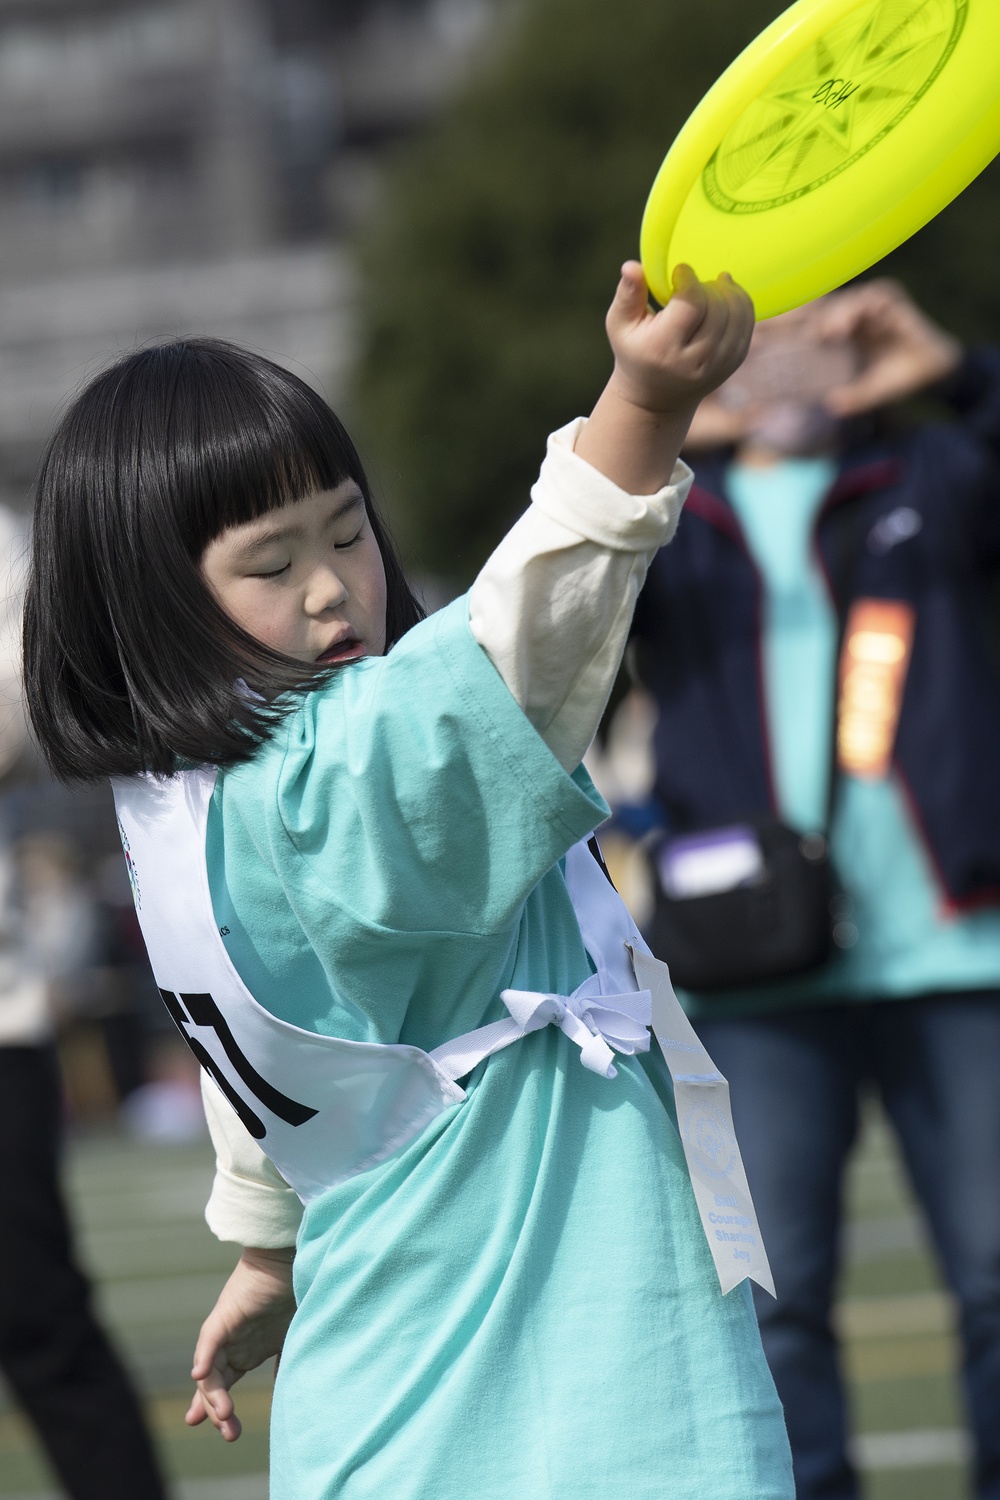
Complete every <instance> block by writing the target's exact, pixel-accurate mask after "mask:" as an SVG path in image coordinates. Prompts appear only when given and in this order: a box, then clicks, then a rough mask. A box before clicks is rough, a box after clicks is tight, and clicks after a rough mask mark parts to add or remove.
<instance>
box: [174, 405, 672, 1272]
mask: <svg viewBox="0 0 1000 1500" xmlns="http://www.w3.org/2000/svg"><path fill="white" fill-rule="evenodd" d="M582 426H583V419H582V418H581V419H579V420H577V421H575V422H572V423H570V425H569V426H568V427H564V428H562V429H561V430H560V431H559V432H556V433H554V434H553V435H552V436H551V437H550V438H549V442H548V449H547V452H546V455H545V460H544V462H543V464H542V468H541V472H540V473H539V476H538V480H537V481H536V483H535V485H534V487H533V488H532V491H531V502H532V503H531V505H530V506H529V507H528V509H527V510H526V511H525V513H524V515H523V516H522V517H521V518H520V520H519V521H517V522H516V524H515V525H514V526H513V527H512V528H511V530H510V531H509V532H508V533H507V535H506V536H505V537H504V539H503V541H502V542H501V543H500V545H499V547H497V549H496V551H495V552H494V553H493V554H492V556H491V557H490V558H489V559H488V561H487V562H486V564H485V566H484V567H483V570H482V572H481V573H480V574H479V577H478V578H477V579H476V581H475V583H474V584H473V585H472V588H471V590H470V593H469V622H470V626H471V629H472V634H473V635H474V636H475V638H476V640H477V641H478V642H479V644H480V645H481V646H482V648H483V650H484V651H485V652H486V654H487V655H488V656H489V658H490V660H491V661H492V662H493V664H494V666H495V667H496V669H497V671H498V672H499V673H500V676H501V677H502V678H503V680H504V682H505V683H506V684H507V687H508V688H509V689H510V691H511V694H512V695H513V697H514V698H515V700H516V701H517V702H518V703H519V704H520V706H521V707H522V708H523V710H524V712H525V714H526V715H527V717H528V718H529V720H530V721H531V723H532V724H533V725H534V727H535V728H536V729H537V730H538V733H539V734H540V735H541V736H542V738H543V739H544V740H545V743H546V744H547V745H548V747H549V749H550V750H551V751H552V753H553V754H554V755H555V756H556V758H557V759H558V760H559V761H560V763H561V764H562V765H563V766H564V767H565V769H566V770H568V771H572V770H574V769H575V768H576V767H577V766H578V765H579V764H580V762H581V760H582V759H583V756H584V753H585V751H586V750H587V747H588V746H589V745H590V742H591V740H592V739H593V737H594V735H595V733H596V731H597V726H598V724H599V723H600V719H601V715H602V713H603V712H604V707H605V705H606V703H607V701H608V695H609V694H610V692H611V688H612V686H613V684H614V680H615V675H616V673H617V671H618V666H619V663H620V662H621V658H622V653H623V652H624V650H625V643H626V641H627V639H628V632H629V626H630V624H631V621H632V613H633V610H634V609H635V601H636V599H637V597H638V594H639V590H640V589H641V587H642V584H643V580H644V578H645V576H646V570H647V569H648V567H649V564H650V563H651V561H652V559H653V556H654V554H655V553H656V552H657V550H658V549H659V548H660V547H662V546H663V545H664V544H665V543H666V542H669V541H670V539H671V537H672V536H673V534H674V531H675V530H676V528H677V522H678V519H679V517H680V511H681V506H682V505H683V503H684V500H685V499H686V497H687V493H688V490H689V489H690V487H691V481H692V475H691V471H690V469H688V468H687V466H686V465H685V464H683V463H680V462H678V464H677V467H676V468H675V470H674V472H673V474H672V475H671V480H670V483H669V484H668V485H666V486H664V488H663V489H661V490H658V491H657V492H656V494H655V495H629V494H626V492H625V491H624V490H621V489H619V488H618V486H617V485H615V484H613V483H612V482H611V480H609V479H606V478H605V477H604V475H603V474H601V473H599V472H598V471H597V470H596V469H594V468H592V467H591V465H590V464H588V463H586V462H585V461H584V460H583V459H582V458H580V457H578V456H577V454H576V453H575V452H574V451H573V448H574V444H575V442H576V439H577V436H578V434H579V432H580V429H581V427H582ZM202 1094H203V1097H204V1101H205V1113H206V1116H207V1119H208V1126H209V1130H210V1132H211V1136H212V1142H213V1144H214V1146H215V1151H216V1177H215V1183H214V1185H213V1188H212V1195H211V1197H210V1199H209V1202H208V1207H207V1209H206V1211H205V1217H206V1219H207V1220H208V1224H209V1228H210V1229H211V1230H212V1232H213V1233H214V1234H215V1235H217V1236H218V1238H219V1239H220V1240H233V1241H235V1242H236V1243H237V1244H241V1245H255V1246H258V1247H260V1248H261V1249H277V1248H279V1247H281V1246H285V1245H290V1244H293V1243H294V1241H295V1234H296V1230H297V1229H298V1224H299V1219H300V1217H301V1214H302V1205H301V1203H300V1202H299V1199H298V1198H297V1197H296V1195H295V1193H294V1192H293V1191H292V1189H291V1188H290V1187H289V1186H288V1185H287V1183H286V1182H285V1181H284V1179H283V1178H282V1177H281V1176H280V1174H279V1173H278V1171H277V1169H276V1168H275V1167H274V1166H272V1165H271V1163H270V1161H268V1159H267V1157H266V1156H265V1155H264V1153H263V1152H262V1151H261V1149H260V1147H259V1146H258V1145H257V1143H256V1141H254V1139H253V1138H252V1136H250V1135H249V1134H248V1132H247V1131H246V1130H245V1129H244V1127H243V1125H242V1124H241V1122H240V1121H239V1119H238V1118H237V1116H236V1115H235V1114H234V1113H233V1111H232V1109H230V1107H229V1105H228V1104H227V1103H226V1101H225V1099H224V1098H223V1097H222V1094H221V1093H220V1092H219V1090H218V1088H217V1086H216V1085H215V1084H214V1083H213V1082H212V1081H211V1080H210V1079H209V1078H208V1077H207V1075H205V1074H204V1073H203V1074H202Z"/></svg>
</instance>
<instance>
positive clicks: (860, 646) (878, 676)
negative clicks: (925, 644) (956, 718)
mask: <svg viewBox="0 0 1000 1500" xmlns="http://www.w3.org/2000/svg"><path fill="white" fill-rule="evenodd" d="M915 623H916V611H915V610H914V608H913V606H912V605H910V604H903V603H901V602H898V601H897V600H890V599H856V600H855V602H854V603H853V604H852V605H851V610H850V614H849V615H848V617H847V629H846V630H845V632H844V649H843V651H842V652H841V656H840V701H839V703H838V706H837V764H838V765H839V767H840V769H841V770H842V771H846V772H848V773H849V774H850V775H851V776H865V777H869V778H872V779H875V778H877V777H880V776H885V775H886V774H887V773H888V770H889V765H890V763H891V761H892V749H893V745H894V744H895V742H896V727H897V725H898V723H899V710H900V708H901V706H902V702H903V688H904V687H905V685H906V673H907V671H908V669H909V665H910V654H911V652H912V650H913V627H914V624H915Z"/></svg>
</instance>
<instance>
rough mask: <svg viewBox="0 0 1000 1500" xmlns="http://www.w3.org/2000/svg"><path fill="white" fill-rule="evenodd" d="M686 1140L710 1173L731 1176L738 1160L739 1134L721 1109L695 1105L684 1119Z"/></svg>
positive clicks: (701, 1165)
mask: <svg viewBox="0 0 1000 1500" xmlns="http://www.w3.org/2000/svg"><path fill="white" fill-rule="evenodd" d="M684 1141H685V1144H686V1145H687V1147H688V1150H689V1151H690V1152H691V1153H692V1155H693V1156H695V1157H696V1158H697V1161H698V1165H699V1166H700V1167H701V1169H702V1171H703V1172H706V1173H707V1174H708V1176H709V1177H728V1176H729V1175H730V1173H731V1172H732V1171H733V1169H734V1168H735V1166H736V1163H737V1161H738V1160H739V1153H738V1150H737V1146H736V1137H735V1136H734V1135H733V1132H732V1130H731V1129H730V1128H729V1122H728V1121H727V1120H726V1117H725V1115H724V1114H723V1113H722V1111H721V1110H718V1109H714V1108H713V1107H712V1106H711V1105H702V1106H701V1107H700V1108H698V1107H695V1108H694V1109H693V1110H692V1111H691V1113H690V1114H689V1115H688V1117H687V1120H686V1121H685V1128H684Z"/></svg>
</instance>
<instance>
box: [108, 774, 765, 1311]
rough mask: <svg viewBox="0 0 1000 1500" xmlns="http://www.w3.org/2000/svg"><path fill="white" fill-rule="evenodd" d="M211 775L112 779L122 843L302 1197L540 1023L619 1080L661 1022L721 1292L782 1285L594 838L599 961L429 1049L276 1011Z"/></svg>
mask: <svg viewBox="0 0 1000 1500" xmlns="http://www.w3.org/2000/svg"><path fill="white" fill-rule="evenodd" d="M216 774H217V773H216V771H215V769H214V768H213V767H207V768H204V769H199V770H194V771H184V772H181V773H179V774H178V775H176V776H172V777H169V778H163V779H161V778H157V777H152V776H139V777H135V778H132V779H129V780H118V781H114V782H113V783H112V786H113V789H114V794H115V804H116V807H117V811H118V824H119V831H120V833H121V839H122V847H123V849H124V851H125V859H126V862H127V865H128V871H129V879H130V881H131V885H132V894H133V897H134V899H135V906H136V912H137V914H138V917H139V923H140V926H141V928H142V935H143V938H144V939H145V943H146V949H147V952H148V954H149V961H150V964H151V966H152V970H153V974H154V976H155V979H156V983H157V985H158V987H159V990H160V994H161V995H162V996H163V999H164V1002H165V1004H166V1006H167V1009H168V1010H169V1012H170V1014H171V1016H172V1017H173V1019H174V1021H175V1022H176V1024H177V1026H178V1028H179V1030H180V1032H181V1034H182V1036H183V1037H184V1039H185V1041H186V1042H187V1043H188V1045H189V1046H190V1048H191V1049H192V1051H193V1052H194V1054H195V1056H196V1057H197V1058H198V1061H199V1062H200V1063H201V1065H202V1067H203V1068H205V1069H206V1071H207V1072H208V1073H209V1074H210V1075H211V1076H212V1078H214V1080H215V1082H216V1083H217V1084H218V1086H219V1088H220V1089H221V1091H222V1093H223V1094H224V1095H225V1097H226V1098H227V1099H228V1100H229V1102H230V1104H231V1105H232V1107H233V1109H234V1110H235V1111H236V1113H237V1114H238V1115H239V1117H240V1119H241V1120H242V1121H243V1124H244V1125H245V1126H246V1128H247V1130H248V1131H249V1132H250V1134H251V1135H252V1136H254V1137H255V1138H256V1139H257V1140H258V1141H259V1142H260V1143H261V1146H262V1149H263V1150H264V1152H265V1153H266V1155H267V1156H268V1157H269V1158H270V1160H271V1161H272V1162H273V1163H274V1165H275V1166H276V1167H277V1169H278V1171H279V1172H280V1173H281V1175H282V1176H283V1177H284V1179H285V1180H286V1182H288V1183H289V1185H290V1186H291V1187H292V1188H294V1190H295V1192H296V1193H297V1194H298V1196H299V1197H300V1198H301V1199H302V1201H303V1202H305V1203H308V1202H309V1201H310V1199H312V1198H315V1197H317V1196H318V1195H319V1194H320V1193H322V1192H324V1191H326V1190H327V1189H328V1188H331V1187H334V1186H335V1185H336V1184H337V1183H339V1182H343V1181H344V1180H345V1179H346V1178H348V1177H352V1176H354V1175H355V1174H356V1173H358V1172H361V1171H364V1170H365V1168H367V1167H370V1166H373V1165H375V1164H376V1163H377V1162H380V1161H384V1160H385V1159H386V1158H387V1157H389V1156H391V1155H393V1154H394V1153H395V1152H396V1151H398V1150H400V1149H401V1148H402V1147H403V1146H405V1145H406V1144H407V1143H408V1142H409V1141H411V1140H413V1139H414V1138H415V1137H416V1136H417V1135H419V1134H420V1132H421V1131H422V1130H424V1129H425V1128H426V1126H427V1125H429V1124H430V1122H431V1121H432V1120H434V1119H436V1118H437V1116H438V1115H440V1114H442V1113H443V1112H444V1111H445V1110H447V1109H450V1108H452V1107H454V1106H456V1105H460V1104H461V1103H462V1101H463V1100H464V1099H465V1091H464V1089H462V1088H461V1087H460V1086H459V1084H458V1081H457V1080H458V1079H459V1078H463V1077H465V1076H466V1075H467V1074H468V1073H469V1072H471V1071H472V1069H473V1068H474V1067H475V1066H476V1065H477V1064H478V1063H479V1062H481V1061H482V1059H483V1058H484V1057H488V1056H490V1055H491V1054H492V1053H494V1052H497V1051H499V1050H500V1049H501V1048H503V1047H506V1046H509V1045H511V1044H512V1043H514V1042H516V1041H518V1040H519V1039H520V1038H522V1037H524V1036H526V1035H527V1034H528V1033H529V1032H531V1031H535V1030H538V1029H540V1028H541V1027H542V1026H546V1025H550V1024H554V1025H557V1026H559V1028H560V1029H561V1030H562V1031H564V1032H565V1033H566V1034H567V1036H569V1037H570V1038H571V1039H572V1040H573V1041H575V1042H576V1043H577V1045H578V1046H579V1047H580V1051H581V1061H582V1062H583V1064H584V1066H586V1067H588V1068H590V1069H591V1070H592V1071H594V1072H597V1073H599V1074H601V1075H602V1076H604V1077H606V1078H613V1077H614V1076H615V1067H614V1064H613V1062H612V1057H613V1053H614V1052H615V1051H617V1052H621V1053H625V1054H634V1053H636V1052H642V1051H645V1050H647V1049H648V1046H649V1031H648V1027H649V1025H650V1023H652V1025H653V1029H654V1032H655V1034H656V1036H657V1039H658V1041H659V1043H660V1046H661V1048H662V1050H663V1054H664V1057H665V1058H666V1061H667V1065H668V1067H669V1068H670V1072H671V1075H672V1077H673V1080H674V1095H675V1101H676V1106H677V1114H678V1125H679V1128H680V1133H681V1139H682V1142H683V1145H684V1151H685V1156H686V1159H687V1163H688V1169H689V1171H690V1173H691V1179H692V1184H693V1186H694V1190H695V1197H696V1199H697V1201H698V1208H699V1212H700V1214H701V1218H702V1224H703V1226H704V1229H705V1233H706V1236H707V1238H708V1243H709V1247H710V1248H711V1250H712V1255H713V1258H714V1260H715V1263H716V1268H717V1270H718V1272H719V1280H720V1283H721V1285H722V1290H723V1291H724V1292H725V1291H729V1290H730V1288H731V1287H733V1286H735V1285H736V1284H737V1283H738V1282H739V1281H742V1280H743V1279H744V1277H746V1276H748V1275H749V1276H751V1277H753V1279H755V1280H756V1281H759V1282H760V1284H761V1285H762V1286H765V1287H767V1288H768V1290H770V1291H773V1284H772V1282H771V1276H770V1271H769V1269H768V1266H767V1259H766V1256H765V1254H764V1250H763V1246H762V1244H761V1240H760V1233H759V1230H758V1227H757V1221H756V1216H755V1214H754V1210H753V1205H752V1203H751V1202H750V1193H749V1189H748V1187H747V1184H746V1176H745V1174H744V1171H743V1164H742V1161H741V1160H740V1156H739V1149H738V1147H737V1145H736V1139H735V1135H734V1133H733V1128H732V1116H731V1113H730V1109H729V1090H728V1085H727V1084H726V1081H725V1079H724V1078H722V1076H721V1074H719V1073H718V1071H717V1070H716V1069H715V1068H714V1067H713V1065H712V1062H711V1059H710V1058H709V1057H708V1054H707V1053H706V1052H705V1049H704V1048H703V1047H702V1045H701V1043H700V1042H699V1041H698V1038H697V1036H696V1034H695V1032H694V1030H693V1028H692V1027H691V1025H690V1022H689V1021H688V1020H687V1018H686V1017H685V1016H684V1013H683V1011H682V1010H681V1008H680V1005H679V1004H678V1002H677V999H676V997H675V995H674V993H673V989H672V987H671V984H670V978H669V975H668V972H667V968H666V965H665V964H663V963H661V962H659V960H657V959H655V958H653V956H652V954H651V953H650V952H649V949H648V948H647V947H646V944H645V943H644V942H643V940H642V938H641V936H640V934H639V932H638V929H637V928H636V926H635V923H634V922H633V921H632V918H631V916H630V915H629V913H628V910H627V909H626V907H625V905H624V903H623V902H622V901H621V899H620V898H619V896H618V895H617V893H616V892H615V890H614V887H613V886H612V885H611V882H610V880H609V879H608V877H607V875H606V873H605V871H604V870H603V868H602V867H601V865H600V864H598V860H597V858H595V854H594V853H592V852H591V850H590V849H588V847H587V845H586V843H580V844H577V845H576V846H575V847H574V848H572V849H571V850H570V851H569V853H568V854H567V856H566V884H567V888H568V890H569V895H570V899H571V900H572V903H573V908H574V911H575V912H576V916H577V920H578V922H579V924H580V932H581V935H582V937H583V941H584V944H585V946H586V948H587V952H588V953H589V954H590V957H591V960H592V961H593V964H594V967H595V969H596V970H597V973H596V974H595V975H592V976H591V977H590V979H588V980H587V981H585V982H584V984H582V985H581V986H580V987H579V988H578V989H577V990H576V991H575V992H574V994H573V995H568V996H566V995H552V994H542V993H535V992H532V991H521V990H505V991H504V992H503V994H502V997H501V998H502V999H503V1001H504V1003H505V1005H506V1006H507V1010H508V1012H509V1015H508V1016H507V1017H506V1018H504V1019H503V1020H500V1021H495V1022H493V1023H491V1024H490V1025H487V1026H484V1027H480V1028H479V1029H478V1030H476V1031H473V1032H469V1033H467V1034H466V1035H465V1036H461V1037H457V1038H455V1040H454V1041H451V1042H446V1043H445V1044H444V1045H443V1046H441V1047H438V1048H436V1049H435V1050H434V1051H433V1052H430V1053H428V1052H424V1051H422V1050H421V1049H420V1048H419V1047H411V1046H405V1045H402V1044H392V1045H390V1044H384V1043H377V1042H349V1041H344V1040H341V1039H340V1038H337V1037H329V1036H321V1035H319V1034H318V1033H316V1032H312V1031H305V1030H303V1029H302V1028H301V1027H298V1026H293V1025H291V1024H290V1023H289V1022H287V1021H282V1020H280V1019H279V1018H278V1017H277V1016H274V1015H272V1014H271V1012H270V1011H268V1010H265V1009H264V1007H263V1006H262V1005H260V1004H259V1003H258V1002H257V1001H256V1000H255V999H254V997H253V995H252V994H251V993H250V991H249V990H248V989H247V987H246V985H245V984H244V983H243V980H242V979H241V978H240V976H239V973H238V972H237V970H236V967H235V965H234V964H233V962H232V960H231V958H230V957H229V954H228V952H227V950H226V947H225V944H224V942H223V940H222V936H221V934H220V932H219V929H218V926H217V925H216V920H215V913H214V910H213V907H212V896H211V891H210V888H209V882H208V866H207V862H206V857H205V841H206V833H207V827H208V813H209V805H210V802H211V798H212V792H213V789H214V787H215V780H216ZM593 848H594V850H595V851H596V843H595V844H594V845H593ZM637 976H638V980H639V982H637ZM640 983H641V984H642V986H643V987H642V988H641V989H640V987H639V986H640ZM723 1225H725V1228H724V1229H723V1227H722V1226H723Z"/></svg>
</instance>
